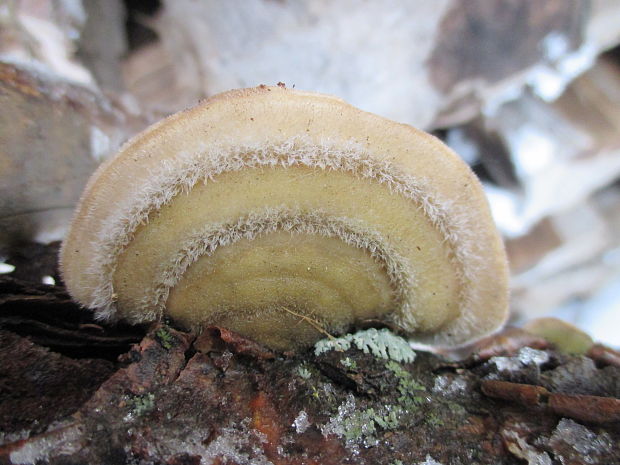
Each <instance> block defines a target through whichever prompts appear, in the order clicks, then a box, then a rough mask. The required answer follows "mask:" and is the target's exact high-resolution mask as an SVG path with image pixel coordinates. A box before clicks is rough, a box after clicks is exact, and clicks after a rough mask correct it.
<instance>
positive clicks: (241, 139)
mask: <svg viewBox="0 0 620 465" xmlns="http://www.w3.org/2000/svg"><path fill="white" fill-rule="evenodd" d="M299 136H303V137H304V138H305V139H308V140H311V141H314V142H316V144H321V143H322V141H325V140H329V141H330V142H331V143H332V144H333V143H334V141H339V140H340V141H342V143H343V144H349V143H351V142H354V143H356V144H359V145H361V146H362V147H363V148H364V149H365V150H366V151H367V152H368V153H369V154H371V155H372V156H373V157H376V158H377V159H379V160H383V161H388V162H389V163H390V164H391V165H392V166H394V167H395V168H396V169H398V170H399V171H402V172H403V173H406V174H407V175H410V176H412V177H414V178H416V179H417V180H420V181H421V182H422V183H424V185H425V187H426V189H427V190H428V194H429V196H430V197H431V198H433V199H440V203H441V202H444V203H445V202H449V203H451V204H452V205H451V206H450V207H449V208H448V209H447V212H446V213H447V216H448V217H449V216H450V211H451V210H454V211H456V210H459V211H465V210H466V211H467V215H466V216H465V217H461V218H459V219H458V224H459V226H458V227H459V228H460V229H461V230H462V231H463V232H466V233H467V234H466V235H467V236H468V237H475V238H476V239H477V240H476V243H475V244H473V245H471V244H470V246H469V249H471V252H472V253H473V254H474V255H475V257H474V256H472V257H471V258H472V260H473V261H475V262H477V265H476V266H475V270H474V271H475V281H476V282H475V284H474V285H475V286H477V287H478V289H477V294H478V297H479V298H478V305H479V306H481V307H482V308H480V309H479V310H480V311H481V312H482V313H484V314H485V315H486V316H481V317H476V318H473V321H472V323H473V322H474V321H475V323H474V324H475V325H479V326H480V328H479V334H477V336H478V337H482V336H484V335H486V334H488V333H489V332H492V331H494V330H495V329H496V328H497V327H499V326H500V325H501V324H502V323H503V322H504V320H505V318H506V315H507V305H508V295H507V289H508V267H507V264H506V256H505V252H504V249H503V244H502V242H501V239H500V238H499V235H498V233H497V231H496V229H495V225H494V224H493V221H492V218H491V215H490V212H489V207H488V204H487V201H486V198H485V196H484V193H483V191H482V188H481V186H480V183H479V182H478V180H477V179H476V178H475V176H474V175H473V174H472V173H471V170H470V169H469V167H468V166H467V165H466V164H465V163H463V162H462V160H461V159H460V158H459V157H458V156H457V155H456V154H454V153H453V152H452V151H451V150H450V149H449V148H447V147H446V146H445V145H444V144H443V143H441V142H440V141H439V140H438V139H436V138H435V137H433V136H431V135H429V134H426V133H424V132H422V131H418V130H416V129H414V128H412V127H410V126H407V125H404V124H398V123H395V122H393V121H390V120H387V119H384V118H381V117H379V116H376V115H373V114H370V113H366V112H363V111H361V110H358V109H356V108H354V107H352V106H350V105H348V104H347V103H345V102H343V101H342V100H340V99H337V98H335V97H331V96H326V95H320V94H314V93H308V92H300V91H294V90H289V89H283V88H280V87H266V86H259V87H257V88H252V89H242V90H234V91H229V92H225V93H223V94H220V95H217V96H215V97H213V98H211V99H209V100H206V101H205V102H202V103H201V104H199V105H198V106H196V107H194V108H192V109H189V110H186V111H182V112H180V113H177V114H175V115H172V116H170V117H169V118H167V119H165V120H163V121H161V122H159V123H157V124H155V125H153V126H151V127H150V128H148V129H147V130H145V131H144V132H142V133H141V134H139V135H137V136H136V137H134V138H133V139H132V140H130V141H129V142H128V143H127V144H125V145H124V146H123V147H122V149H121V150H120V152H119V153H118V154H117V155H116V156H115V157H114V158H112V159H110V160H108V161H107V162H106V163H104V164H103V165H102V166H101V167H100V168H99V169H98V170H97V171H96V173H95V174H94V175H93V177H92V178H91V180H90V181H89V183H88V185H87V187H86V189H85V191H84V194H83V196H82V200H81V201H80V204H79V205H78V208H77V210H76V213H75V216H74V219H73V223H72V226H71V229H70V231H69V235H68V237H67V238H66V240H65V242H64V244H63V248H62V251H61V270H62V273H63V277H64V280H65V283H66V285H67V288H68V289H69V291H70V293H71V294H72V295H73V296H74V297H75V298H76V299H77V300H78V301H80V302H87V301H88V300H89V292H90V291H91V290H92V289H93V283H92V282H89V278H88V275H87V274H85V273H84V271H85V270H86V269H87V267H88V265H89V260H90V259H91V257H92V256H93V253H94V248H95V247H96V246H97V242H96V240H95V239H96V238H97V237H96V235H97V232H98V231H100V230H101V228H102V225H103V224H104V223H105V221H106V219H107V218H108V217H109V216H111V215H113V213H114V209H115V208H116V207H117V205H120V204H123V202H125V199H127V198H131V196H132V195H134V193H135V191H136V189H139V186H140V184H141V180H143V179H146V178H148V176H149V172H150V171H152V170H154V169H155V168H156V167H157V166H159V165H161V163H162V160H164V159H166V158H169V157H171V156H174V154H176V153H182V152H184V153H195V152H197V151H200V150H204V147H205V146H208V145H209V144H219V145H221V146H226V145H229V146H233V145H234V144H239V145H248V146H251V145H257V141H260V143H261V144H263V145H269V144H274V145H275V144H281V143H283V142H285V141H287V140H291V139H292V138H295V137H299ZM458 235H459V234H458V231H456V236H457V241H458ZM470 275H471V273H470ZM465 318H468V316H467V315H465ZM475 332H476V331H475V330H474V331H472V333H475ZM427 341H428V339H427ZM459 343H463V342H462V341H460V342H459ZM441 345H450V344H445V339H444V340H443V343H442V344H441Z"/></svg>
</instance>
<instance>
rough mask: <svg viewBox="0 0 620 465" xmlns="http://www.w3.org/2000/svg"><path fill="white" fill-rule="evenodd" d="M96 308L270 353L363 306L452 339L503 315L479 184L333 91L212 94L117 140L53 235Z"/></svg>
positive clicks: (76, 292) (79, 295) (448, 158)
mask: <svg viewBox="0 0 620 465" xmlns="http://www.w3.org/2000/svg"><path fill="white" fill-rule="evenodd" d="M61 265H62V270H63V274H64V279H65V282H66V284H67V287H68V289H69V291H70V292H71V294H72V295H73V296H74V298H75V299H77V300H78V301H79V302H80V303H82V304H83V305H84V306H86V307H89V308H92V309H94V310H95V311H96V313H97V315H98V316H99V317H100V318H102V319H112V320H114V319H124V320H127V321H129V322H133V323H139V322H147V321H153V320H157V319H160V318H162V317H164V316H165V317H168V318H171V319H172V320H173V321H175V322H176V323H177V324H179V325H181V326H184V327H188V328H199V327H202V326H205V325H219V326H223V327H227V328H229V329H232V330H234V331H237V332H239V333H241V334H243V335H245V336H248V337H250V338H252V339H254V340H257V341H259V342H262V343H264V344H266V345H268V346H270V347H273V348H276V349H286V348H295V347H302V346H308V345H311V344H312V343H314V342H315V341H316V340H317V339H319V338H322V337H324V334H325V333H326V332H327V333H342V332H343V331H346V330H348V329H350V328H352V327H354V326H355V325H356V324H357V323H359V322H363V321H365V320H383V321H385V322H386V323H389V324H396V325H398V326H400V327H401V328H403V330H404V331H405V332H406V333H407V334H408V335H409V336H410V337H411V339H413V340H415V341H418V342H421V343H426V344H432V345H435V346H442V347H454V346H459V345H463V344H465V343H467V342H469V341H471V340H473V339H476V338H478V337H481V336H484V335H486V334H489V333H491V332H493V331H494V330H495V329H497V328H498V327H499V326H500V325H501V324H502V323H503V322H504V320H505V318H506V313H507V300H508V297H507V265H506V257H505V253H504V248H503V245H502V242H501V239H500V237H499V235H498V233H497V231H496V229H495V226H494V224H493V221H492V219H491V216H490V213H489V208H488V205H487V202H486V199H485V197H484V194H483V191H482V189H481V187H480V184H479V182H478V180H477V179H476V178H475V176H474V175H473V173H472V172H471V171H470V169H469V168H468V167H467V165H465V164H464V163H463V162H462V161H461V160H460V159H459V158H458V157H457V156H456V155H455V154H454V153H453V152H452V151H450V149H448V148H447V147H446V146H445V145H443V144H442V143H441V142H440V141H439V140H437V139H436V138H434V137H433V136H431V135H428V134H426V133H424V132H421V131H418V130H416V129H413V128H411V127H409V126H406V125H403V124H398V123H395V122H392V121H388V120H386V119H383V118H381V117H378V116H375V115H372V114H369V113H366V112H363V111H361V110H358V109H356V108H354V107H352V106H350V105H348V104H346V103H345V102H343V101H341V100H339V99H337V98H334V97H330V96H325V95H319V94H313V93H307V92H299V91H293V90H289V89H284V88H281V87H266V86H260V87H257V88H254V89H245V90H236V91H230V92H226V93H224V94H221V95H218V96H215V97H213V98H211V99H209V100H207V101H205V102H203V103H201V104H200V105H198V106H197V107H195V108H192V109H190V110H187V111H183V112H180V113H178V114H176V115H173V116H171V117H169V118H167V119H165V120H164V121H162V122H160V123H158V124H156V125H154V126H152V127H151V128H149V129H147V130H146V131H144V132H143V133H142V134H139V135H138V136H136V137H135V138H134V139H133V140H131V141H130V142H128V143H127V144H126V145H125V146H124V147H123V148H122V149H121V151H120V153H118V154H117V155H116V156H115V157H114V158H112V159H111V160H109V161H108V162H107V163H105V164H104V165H103V166H101V167H100V168H99V170H98V171H97V172H96V173H95V174H94V176H93V177H92V179H91V180H90V182H89V184H88V186H87V188H86V190H85V192H84V194H83V197H82V199H81V202H80V204H79V206H78V208H77V211H76V214H75V217H74V220H73V223H72V226H71V229H70V231H69V234H68V236H67V238H66V240H65V243H64V245H63V250H62V253H61Z"/></svg>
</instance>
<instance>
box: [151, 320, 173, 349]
mask: <svg viewBox="0 0 620 465" xmlns="http://www.w3.org/2000/svg"><path fill="white" fill-rule="evenodd" d="M155 338H156V339H157V341H158V342H159V344H160V345H161V346H162V347H163V348H164V349H166V350H170V349H172V343H173V342H174V337H173V336H172V334H170V331H169V330H168V328H166V327H165V326H162V327H161V328H159V329H158V330H157V331H155Z"/></svg>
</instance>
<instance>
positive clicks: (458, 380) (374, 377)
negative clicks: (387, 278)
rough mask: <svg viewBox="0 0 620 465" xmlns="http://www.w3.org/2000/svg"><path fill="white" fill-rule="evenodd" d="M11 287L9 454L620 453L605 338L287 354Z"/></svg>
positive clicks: (304, 458)
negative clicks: (576, 347) (465, 349)
mask: <svg viewBox="0 0 620 465" xmlns="http://www.w3.org/2000/svg"><path fill="white" fill-rule="evenodd" d="M0 289H1V290H2V295H0V346H1V347H0V430H1V431H2V434H1V437H0V440H1V441H2V444H3V445H2V446H0V463H3V464H4V463H6V464H35V463H36V464H45V463H49V464H84V463H105V464H170V465H172V464H227V465H233V464H239V465H241V464H269V463H272V464H325V465H327V464H341V463H350V464H392V465H398V464H403V465H405V464H416V465H417V464H427V465H429V464H437V463H438V464H443V465H452V464H455V465H457V464H523V463H528V462H529V463H536V464H543V465H544V464H549V465H553V464H566V463H571V464H582V463H583V464H593V463H601V464H603V463H604V464H617V463H620V451H619V449H618V444H619V443H620V427H619V426H620V416H619V415H620V413H619V412H620V406H619V404H620V400H618V397H620V367H619V366H618V364H617V362H618V360H617V359H614V357H613V354H614V353H613V352H610V351H609V350H606V351H601V348H600V347H598V348H597V351H592V352H591V354H590V356H568V355H564V354H560V353H557V352H555V351H554V350H552V349H551V348H548V347H547V348H545V344H541V343H540V340H537V339H536V338H528V337H522V338H521V339H520V338H519V336H520V334H521V333H519V332H518V331H516V332H515V331H514V330H512V332H511V331H509V332H507V333H504V334H503V335H500V336H497V337H495V338H494V339H493V340H492V341H490V342H489V341H487V343H486V344H485V347H484V348H479V350H478V352H477V355H472V356H469V357H468V358H467V359H465V360H463V361H459V362H454V361H450V360H447V359H445V358H443V357H441V356H438V355H434V354H431V353H427V352H420V351H418V352H417V354H416V358H415V360H414V361H413V362H411V363H404V362H397V361H394V360H389V359H384V358H382V357H380V356H377V355H376V354H373V353H370V352H369V353H364V352H363V351H362V350H359V349H357V348H355V347H351V348H349V349H348V350H346V351H343V352H339V351H335V350H332V351H327V352H324V353H321V354H319V355H316V354H315V352H314V351H313V350H309V351H307V352H304V353H297V354H292V353H290V354H279V353H273V352H271V351H269V350H268V349H265V348H264V347H261V346H259V345H257V344H255V343H253V342H252V341H249V340H246V339H243V338H241V337H240V336H238V335H236V334H234V333H232V332H230V331H227V330H226V329H223V328H215V327H214V328H210V329H208V330H206V331H205V332H204V333H203V334H201V335H198V336H197V335H195V334H191V333H186V332H181V331H178V330H176V329H174V328H172V327H171V326H168V325H164V324H158V325H153V326H151V327H150V328H147V332H146V335H144V332H145V328H131V327H109V328H108V327H105V326H102V325H100V324H98V323H96V322H93V321H90V320H89V316H88V313H87V312H85V311H83V310H80V309H79V308H77V306H75V305H74V304H72V303H71V302H70V301H69V300H68V299H67V297H66V294H64V291H63V289H62V287H61V286H55V287H54V286H41V285H35V284H31V283H26V282H23V281H18V280H16V279H13V278H6V277H4V278H1V279H0ZM18 323H19V324H18ZM300 324H304V323H303V322H300ZM143 336H144V337H143ZM63 338H65V339H64V340H65V342H64V343H61V342H59V341H61V340H63ZM132 343H135V344H134V345H132ZM524 344H525V345H530V346H534V347H536V348H531V347H526V348H523V347H522V346H523V345H524ZM601 353H604V356H601V355H600V354H601ZM106 354H107V355H106ZM119 354H121V355H120V356H119ZM117 356H118V359H117Z"/></svg>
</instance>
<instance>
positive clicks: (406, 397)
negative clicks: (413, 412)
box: [385, 361, 426, 410]
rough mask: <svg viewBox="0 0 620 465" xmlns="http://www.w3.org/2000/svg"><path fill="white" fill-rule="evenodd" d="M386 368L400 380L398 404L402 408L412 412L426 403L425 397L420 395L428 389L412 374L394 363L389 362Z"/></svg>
mask: <svg viewBox="0 0 620 465" xmlns="http://www.w3.org/2000/svg"><path fill="white" fill-rule="evenodd" d="M385 367H386V368H387V369H388V370H390V371H391V372H392V373H393V374H394V376H395V377H396V378H397V380H398V386H397V389H398V393H399V394H400V395H399V397H398V402H399V404H400V405H401V406H403V407H404V408H406V409H408V410H410V409H413V408H415V407H417V406H418V405H420V404H421V403H422V402H424V397H422V396H421V395H420V393H421V392H423V391H426V388H425V387H424V386H423V385H421V384H420V383H418V382H417V381H416V380H415V379H413V376H411V373H409V372H408V371H406V370H405V369H404V368H403V367H402V366H400V364H398V363H396V362H394V361H389V362H387V363H386V364H385Z"/></svg>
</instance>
